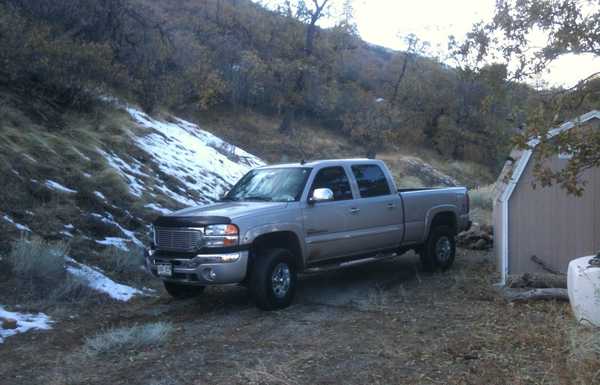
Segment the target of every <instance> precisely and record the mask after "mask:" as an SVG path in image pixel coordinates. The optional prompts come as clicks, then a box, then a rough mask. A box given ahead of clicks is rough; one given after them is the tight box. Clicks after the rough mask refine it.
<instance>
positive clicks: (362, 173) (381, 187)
mask: <svg viewBox="0 0 600 385" xmlns="http://www.w3.org/2000/svg"><path fill="white" fill-rule="evenodd" d="M352 173H353V174H354V177H355V178H356V182H357V183H358V189H359V191H360V197H361V198H369V197H377V196H380V195H389V194H391V192H390V186H389V184H388V181H387V179H386V178H385V175H384V174H383V171H381V168H380V167H379V166H377V165H374V164H367V165H359V166H352Z"/></svg>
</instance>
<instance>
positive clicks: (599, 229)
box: [493, 110, 600, 284]
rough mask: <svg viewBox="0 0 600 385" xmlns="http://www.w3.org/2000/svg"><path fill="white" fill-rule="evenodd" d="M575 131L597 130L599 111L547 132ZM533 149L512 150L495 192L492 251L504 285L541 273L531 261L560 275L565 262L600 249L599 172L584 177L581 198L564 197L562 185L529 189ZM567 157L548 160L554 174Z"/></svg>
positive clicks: (531, 181)
mask: <svg viewBox="0 0 600 385" xmlns="http://www.w3.org/2000/svg"><path fill="white" fill-rule="evenodd" d="M576 126H579V127H581V129H599V128H600V111H596V110H594V111H590V112H588V113H586V114H584V115H582V116H580V117H579V118H577V119H575V120H573V121H569V122H566V123H564V124H562V125H561V126H560V127H558V128H554V129H552V130H550V131H549V133H548V135H550V136H555V135H557V134H558V133H560V132H563V131H565V130H570V129H571V128H573V127H576ZM535 144H536V143H535V142H533V141H532V142H530V146H532V147H533V148H532V149H529V150H523V151H520V150H513V152H512V153H511V156H510V158H511V159H510V160H509V161H507V162H506V164H505V165H504V168H503V170H502V172H501V173H500V177H499V178H498V181H497V182H496V185H495V189H494V208H493V224H494V234H495V236H494V237H495V240H494V249H495V253H496V258H497V263H498V269H499V271H500V272H501V275H502V282H501V283H502V284H505V283H506V279H507V277H508V276H509V275H512V274H523V273H536V272H543V269H542V267H541V266H540V265H539V264H538V263H536V262H534V261H533V260H532V256H536V257H537V259H539V260H541V261H543V262H544V263H545V264H546V265H548V266H550V267H552V268H553V269H555V270H559V271H562V272H565V273H566V271H567V267H568V264H569V261H571V260H572V259H574V258H576V257H579V256H584V255H590V254H594V253H596V252H597V251H598V250H600V169H598V168H596V169H590V170H587V171H586V172H584V173H583V175H582V179H583V180H585V181H586V187H585V192H584V194H583V196H581V197H577V196H573V195H569V194H567V192H566V191H565V190H564V189H562V188H561V187H560V186H557V185H553V186H550V187H541V186H539V184H538V186H537V188H534V187H533V182H534V176H533V166H534V163H535V162H534V161H533V155H534V152H535ZM568 157H569V156H568V154H560V155H556V156H554V157H552V158H549V159H547V160H546V162H547V165H549V166H550V167H551V168H552V169H555V170H558V169H560V168H561V167H564V166H565V165H566V163H567V162H568Z"/></svg>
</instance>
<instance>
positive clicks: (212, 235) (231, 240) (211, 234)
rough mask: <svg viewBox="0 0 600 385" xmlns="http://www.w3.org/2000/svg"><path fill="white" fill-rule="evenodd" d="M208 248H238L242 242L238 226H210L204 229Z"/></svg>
mask: <svg viewBox="0 0 600 385" xmlns="http://www.w3.org/2000/svg"><path fill="white" fill-rule="evenodd" d="M204 237H205V239H206V247H230V246H237V245H238V244H239V241H240V237H239V230H238V227H237V226H236V225H210V226H206V228H205V229H204Z"/></svg>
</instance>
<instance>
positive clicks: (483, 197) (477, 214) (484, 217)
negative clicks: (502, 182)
mask: <svg viewBox="0 0 600 385" xmlns="http://www.w3.org/2000/svg"><path fill="white" fill-rule="evenodd" d="M493 190H494V185H493V184H490V185H487V186H483V187H480V188H477V189H474V190H470V191H469V197H470V200H471V218H472V220H473V221H474V222H476V223H481V224H488V225H489V224H491V223H492V209H493V206H494V201H493V200H494V197H493Z"/></svg>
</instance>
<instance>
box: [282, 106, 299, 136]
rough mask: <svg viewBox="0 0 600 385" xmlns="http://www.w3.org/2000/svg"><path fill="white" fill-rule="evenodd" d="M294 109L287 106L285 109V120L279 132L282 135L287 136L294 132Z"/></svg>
mask: <svg viewBox="0 0 600 385" xmlns="http://www.w3.org/2000/svg"><path fill="white" fill-rule="evenodd" d="M294 115H295V113H294V107H291V106H286V107H284V112H283V120H282V121H281V124H280V125H279V132H281V133H282V134H287V133H289V132H290V131H291V130H292V123H293V122H294Z"/></svg>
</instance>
